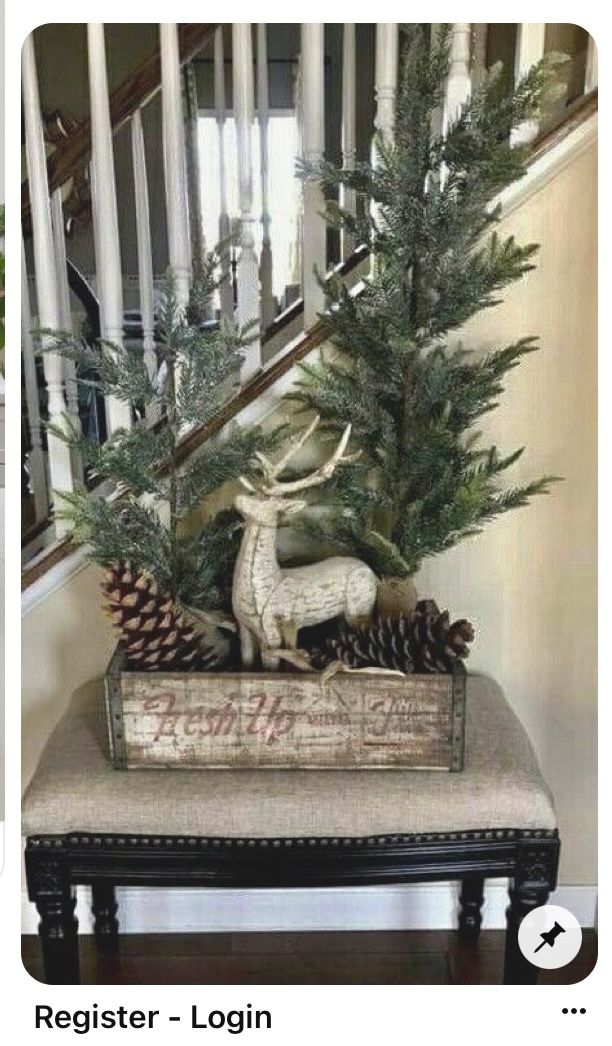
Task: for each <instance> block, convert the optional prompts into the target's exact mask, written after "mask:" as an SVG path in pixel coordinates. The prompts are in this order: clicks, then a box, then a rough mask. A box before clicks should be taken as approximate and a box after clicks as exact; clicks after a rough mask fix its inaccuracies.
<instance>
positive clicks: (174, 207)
mask: <svg viewBox="0 0 612 1046" xmlns="http://www.w3.org/2000/svg"><path fill="white" fill-rule="evenodd" d="M159 41H160V55H161V85H162V136H163V147H164V177H165V185H166V219H167V223H168V255H169V262H170V268H171V269H172V271H173V273H174V279H175V283H176V288H175V290H176V297H177V301H178V305H179V307H180V308H183V309H185V308H186V306H187V303H188V301H189V290H190V287H191V245H190V242H189V209H188V202H187V170H186V161H185V123H184V120H183V102H182V91H181V63H180V57H179V43H178V26H177V24H176V22H161V23H160V26H159Z"/></svg>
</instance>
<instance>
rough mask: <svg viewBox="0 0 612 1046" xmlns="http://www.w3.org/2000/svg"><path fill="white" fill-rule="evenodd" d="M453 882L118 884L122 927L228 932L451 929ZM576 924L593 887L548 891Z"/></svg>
mask: <svg viewBox="0 0 612 1046" xmlns="http://www.w3.org/2000/svg"><path fill="white" fill-rule="evenodd" d="M458 889H459V888H458V884H457V883H422V884H418V885H416V886H382V887H381V886H364V887H335V888H322V889H317V890H283V889H273V890H272V889H270V890H263V889H258V890H229V889H153V888H143V887H123V888H119V889H118V890H117V897H118V900H119V920H120V926H121V932H122V933H204V932H207V933H233V932H236V933H237V932H253V931H255V932H256V931H267V932H274V931H282V930H284V931H287V932H289V931H293V932H298V931H321V930H326V931H333V930H449V929H453V928H454V927H455V926H456V924H457V897H458ZM89 903H90V898H89V891H88V890H87V889H86V888H85V887H79V888H78V889H77V910H76V914H77V918H78V920H79V929H80V932H81V933H91V932H92V920H91V913H90V910H89ZM551 903H554V904H560V905H562V906H563V907H564V908H568V909H569V910H570V911H571V912H573V913H574V915H575V916H576V918H577V919H578V921H579V923H580V925H581V926H585V927H591V926H594V925H595V912H596V904H597V887H596V886H561V887H559V889H558V890H556V891H555V893H554V894H553V895H552V896H551ZM507 904H508V892H507V882H506V881H505V880H499V879H498V880H490V881H489V883H488V884H487V887H486V890H485V901H484V907H483V928H484V929H487V930H493V929H502V928H503V927H504V926H505V924H506V915H505V912H506V907H507ZM22 927H23V932H24V933H36V932H37V927H38V915H37V913H36V910H35V909H34V906H33V905H32V904H30V902H29V901H28V899H27V896H26V894H25V892H24V893H23V895H22Z"/></svg>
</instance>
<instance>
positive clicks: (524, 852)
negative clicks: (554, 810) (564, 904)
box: [504, 839, 559, 984]
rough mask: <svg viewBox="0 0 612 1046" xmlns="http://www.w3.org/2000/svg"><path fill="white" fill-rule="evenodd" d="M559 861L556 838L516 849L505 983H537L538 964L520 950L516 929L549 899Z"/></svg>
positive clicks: (508, 913) (505, 961)
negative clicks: (530, 960) (544, 842)
mask: <svg viewBox="0 0 612 1046" xmlns="http://www.w3.org/2000/svg"><path fill="white" fill-rule="evenodd" d="M558 860H559V840H558V839H550V840H548V841H547V843H546V845H544V844H542V845H538V844H537V843H532V844H528V843H527V844H523V845H522V846H520V847H519V849H518V854H517V867H516V872H515V876H514V882H513V883H512V884H511V886H510V905H509V907H508V909H507V911H506V919H507V923H506V951H505V958H504V984H535V983H536V982H537V979H538V972H539V970H538V967H537V966H534V965H533V964H532V963H530V962H529V960H528V959H526V958H525V956H524V955H523V953H522V952H521V950H520V948H519V944H518V931H519V926H520V925H521V922H522V921H523V919H524V918H525V916H526V915H528V913H529V912H531V911H533V909H534V908H539V907H540V905H542V904H546V902H547V901H548V898H549V895H550V891H551V890H552V889H554V887H555V884H556V878H557V864H558Z"/></svg>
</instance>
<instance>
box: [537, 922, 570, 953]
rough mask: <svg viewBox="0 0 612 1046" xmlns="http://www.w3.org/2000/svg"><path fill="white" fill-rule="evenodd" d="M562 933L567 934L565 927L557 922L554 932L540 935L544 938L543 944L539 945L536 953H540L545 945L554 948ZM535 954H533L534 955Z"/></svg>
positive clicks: (549, 931)
mask: <svg viewBox="0 0 612 1046" xmlns="http://www.w3.org/2000/svg"><path fill="white" fill-rule="evenodd" d="M561 933H565V929H564V927H563V926H561V924H560V923H558V922H556V923H555V925H554V926H553V928H552V930H546V932H545V933H541V934H540V937H541V938H542V943H541V944H538V947H537V948H536V949H535V952H539V950H540V948H543V947H544V945H545V944H549V945H550V947H551V948H552V947H554V943H555V941H556V940H557V937H558V936H559V934H561ZM535 952H534V953H533V954H534V955H535Z"/></svg>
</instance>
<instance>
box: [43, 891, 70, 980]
mask: <svg viewBox="0 0 612 1046" xmlns="http://www.w3.org/2000/svg"><path fill="white" fill-rule="evenodd" d="M35 903H36V908H37V909H38V913H39V915H40V923H39V926H38V932H39V934H40V941H41V946H42V955H43V967H44V971H45V981H46V982H47V984H78V983H79V943H78V937H77V927H78V923H77V919H76V917H75V914H74V908H75V904H76V898H75V897H74V896H73V895H72V891H71V890H70V888H69V887H68V886H66V888H65V889H62V890H58V891H57V892H55V893H49V892H45V893H40V894H38V895H37V896H36V898H35Z"/></svg>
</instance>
